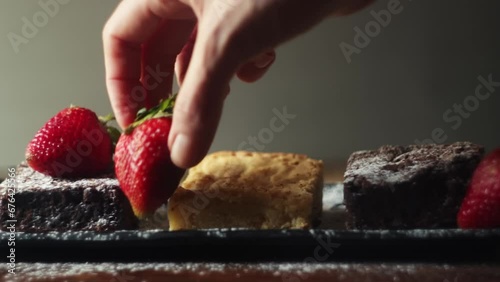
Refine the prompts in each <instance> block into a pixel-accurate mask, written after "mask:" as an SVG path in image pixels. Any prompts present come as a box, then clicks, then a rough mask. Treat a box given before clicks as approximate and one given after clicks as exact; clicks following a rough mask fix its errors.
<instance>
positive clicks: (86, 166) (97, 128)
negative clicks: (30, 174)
mask: <svg viewBox="0 0 500 282" xmlns="http://www.w3.org/2000/svg"><path fill="white" fill-rule="evenodd" d="M112 156H113V143H112V141H111V138H110V137H109V135H108V133H107V131H106V128H105V127H104V126H103V125H102V124H101V123H100V122H99V119H98V117H97V116H96V114H95V113H94V112H93V111H91V110H89V109H86V108H81V107H71V108H66V109H64V110H62V111H60V112H59V113H58V114H56V115H55V116H54V117H52V118H51V119H50V120H49V121H48V122H47V123H46V124H45V125H44V126H43V127H42V128H41V129H40V130H39V131H38V132H37V133H36V135H35V137H34V138H33V140H31V142H30V143H29V144H28V147H27V148H26V161H27V163H28V165H29V166H30V167H31V168H33V169H34V170H36V171H38V172H41V173H44V174H47V175H50V176H52V177H57V178H68V177H69V178H73V177H91V176H97V175H100V174H103V173H106V172H110V171H111V169H112V167H113V165H112V163H113V157H112Z"/></svg>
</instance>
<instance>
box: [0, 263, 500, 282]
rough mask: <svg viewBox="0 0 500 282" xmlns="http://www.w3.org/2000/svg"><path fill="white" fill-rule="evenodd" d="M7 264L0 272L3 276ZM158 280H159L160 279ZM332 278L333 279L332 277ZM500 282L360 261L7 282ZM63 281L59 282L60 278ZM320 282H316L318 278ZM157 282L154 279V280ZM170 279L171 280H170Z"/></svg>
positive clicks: (69, 271) (24, 274) (96, 268)
mask: <svg viewBox="0 0 500 282" xmlns="http://www.w3.org/2000/svg"><path fill="white" fill-rule="evenodd" d="M6 269H7V266H6V264H2V265H1V266H0V273H6V272H7V270H6ZM160 277H161V279H160ZM334 277H335V278H337V279H336V280H335V279H334ZM153 278H158V281H168V278H171V279H172V278H174V279H175V278H176V279H178V280H182V281H200V279H210V280H209V281H220V280H223V278H226V279H224V281H229V280H227V279H229V278H233V279H234V278H240V279H238V281H259V280H265V281H286V282H292V281H372V282H379V281H384V282H385V281H409V280H411V281H460V282H467V281H483V282H490V281H491V282H493V281H499V279H500V271H499V267H498V266H495V265H459V266H457V265H448V264H441V265H431V264H390V263H377V264H370V263H368V264H359V263H321V264H306V263H262V264H234V263H229V264H222V263H181V264H176V263H80V264H68V263H56V264H46V263H33V264H28V263H18V264H17V274H16V275H11V276H9V279H10V280H8V281H12V282H17V281H23V282H33V281H52V280H55V279H57V281H106V282H108V281H109V282H112V281H113V282H115V281H148V279H153ZM62 279H64V280H62ZM319 279H321V280H319ZM332 279H333V280H332ZM154 281H157V280H154ZM171 281H175V280H171Z"/></svg>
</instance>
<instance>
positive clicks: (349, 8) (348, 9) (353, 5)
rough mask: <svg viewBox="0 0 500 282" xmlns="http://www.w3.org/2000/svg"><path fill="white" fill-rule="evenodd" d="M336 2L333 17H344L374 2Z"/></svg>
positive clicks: (373, 0) (350, 0)
mask: <svg viewBox="0 0 500 282" xmlns="http://www.w3.org/2000/svg"><path fill="white" fill-rule="evenodd" d="M337 2H338V3H337V5H336V8H335V9H334V12H333V15H334V16H346V15H350V14H352V13H354V12H356V11H359V10H361V9H363V8H365V7H366V6H368V5H370V4H372V3H373V2H375V0H341V1H337Z"/></svg>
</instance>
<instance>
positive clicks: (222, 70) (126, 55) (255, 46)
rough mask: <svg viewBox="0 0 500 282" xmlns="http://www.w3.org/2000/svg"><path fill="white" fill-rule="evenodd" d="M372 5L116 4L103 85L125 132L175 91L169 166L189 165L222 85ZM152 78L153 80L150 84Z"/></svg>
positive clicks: (299, 1) (107, 34)
mask: <svg viewBox="0 0 500 282" xmlns="http://www.w3.org/2000/svg"><path fill="white" fill-rule="evenodd" d="M372 1H373V0H316V1H303V0H251V1H249V0H142V1H140V0H123V1H122V2H121V3H120V4H119V6H118V7H117V9H116V10H115V12H114V13H113V15H112V16H111V18H110V19H109V21H108V22H107V24H106V26H105V28H104V31H103V41H104V54H105V63H106V84H107V89H108V93H109V96H110V100H111V105H112V107H113V111H114V112H115V115H116V118H117V121H118V123H119V124H120V126H121V127H123V128H124V127H126V126H127V125H128V124H130V123H131V122H132V121H133V120H134V117H135V114H136V112H137V111H138V110H139V109H140V108H141V107H143V106H148V107H149V106H152V105H155V104H156V103H158V101H159V100H161V99H163V98H165V97H166V96H167V95H168V94H169V93H171V92H172V83H173V73H174V69H175V71H176V73H177V79H178V82H179V85H181V88H180V92H179V95H178V97H177V101H176V105H175V108H174V116H173V125H172V129H171V132H170V136H169V147H170V151H171V158H172V161H173V162H174V163H175V164H176V165H177V166H179V167H182V168H188V167H190V166H193V165H195V164H197V163H198V162H199V161H200V160H201V159H202V158H203V157H204V156H205V154H206V153H207V151H208V149H209V148H210V145H211V143H212V141H213V138H214V135H215V132H216V130H217V126H218V123H219V120H220V116H221V112H222V107H223V103H224V99H225V97H226V96H227V94H228V92H229V82H230V80H231V79H232V77H233V76H234V75H235V74H236V75H237V76H238V77H239V78H240V79H241V80H243V81H247V82H253V81H256V80H258V79H259V78H260V77H261V76H262V75H264V73H265V72H266V70H267V69H268V68H269V66H270V65H271V64H272V63H273V62H274V60H275V53H274V49H273V48H274V47H275V46H277V45H278V44H280V43H282V42H284V41H286V40H288V39H290V38H292V37H294V36H296V35H298V34H300V33H302V32H305V31H306V30H308V29H309V28H311V27H313V26H314V25H315V24H317V23H319V22H320V21H321V20H323V19H324V18H325V17H327V16H329V15H332V14H333V15H344V14H349V13H351V12H354V11H356V10H358V9H360V8H362V7H364V6H366V5H367V4H369V3H371V2H372ZM152 79H153V80H154V81H152Z"/></svg>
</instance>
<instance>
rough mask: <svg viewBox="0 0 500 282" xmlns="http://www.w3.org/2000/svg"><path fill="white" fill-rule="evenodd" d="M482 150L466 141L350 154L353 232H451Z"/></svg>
mask: <svg viewBox="0 0 500 282" xmlns="http://www.w3.org/2000/svg"><path fill="white" fill-rule="evenodd" d="M483 154H484V148H483V147H482V146H479V145H475V144H472V143H469V142H457V143H454V144H447V145H435V144H429V145H410V146H383V147H381V148H379V149H378V150H373V151H359V152H355V153H353V154H352V155H351V157H350V158H349V160H348V162H347V169H346V172H345V175H344V203H345V205H346V209H347V213H348V215H347V222H346V223H347V227H348V228H351V229H413V228H454V227H456V226H457V223H456V216H457V213H458V210H459V207H460V204H461V202H462V200H463V198H464V196H465V193H466V190H467V186H468V183H469V181H470V178H471V176H472V173H473V172H474V169H475V168H476V166H477V165H478V163H479V161H480V160H481V158H482V157H483Z"/></svg>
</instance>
